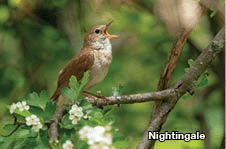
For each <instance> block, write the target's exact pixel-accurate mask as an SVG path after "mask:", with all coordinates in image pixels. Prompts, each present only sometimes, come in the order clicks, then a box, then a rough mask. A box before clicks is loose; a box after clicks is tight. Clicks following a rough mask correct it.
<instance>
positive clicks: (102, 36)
mask: <svg viewBox="0 0 226 149" xmlns="http://www.w3.org/2000/svg"><path fill="white" fill-rule="evenodd" d="M112 23H113V21H111V22H109V23H108V24H105V25H96V26H94V27H92V28H91V29H90V30H89V31H88V32H87V33H86V37H85V44H88V45H90V44H91V43H96V42H104V41H105V40H106V39H111V38H117V37H119V36H117V35H110V34H109V33H108V32H107V30H108V28H109V26H110V25H111V24H112Z"/></svg>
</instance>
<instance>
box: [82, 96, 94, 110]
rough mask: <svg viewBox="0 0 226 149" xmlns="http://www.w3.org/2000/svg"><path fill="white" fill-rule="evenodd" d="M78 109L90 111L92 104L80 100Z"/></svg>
mask: <svg viewBox="0 0 226 149" xmlns="http://www.w3.org/2000/svg"><path fill="white" fill-rule="evenodd" d="M79 107H82V108H83V110H85V111H86V110H88V109H92V108H93V106H92V104H91V103H89V102H88V101H87V100H85V99H82V100H81V102H80V104H79Z"/></svg>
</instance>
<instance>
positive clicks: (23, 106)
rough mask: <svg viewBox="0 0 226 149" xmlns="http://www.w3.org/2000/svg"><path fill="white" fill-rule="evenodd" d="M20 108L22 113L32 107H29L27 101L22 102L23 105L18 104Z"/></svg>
mask: <svg viewBox="0 0 226 149" xmlns="http://www.w3.org/2000/svg"><path fill="white" fill-rule="evenodd" d="M18 108H19V110H20V111H24V110H28V109H29V108H30V107H29V105H27V103H26V101H22V103H20V102H18Z"/></svg>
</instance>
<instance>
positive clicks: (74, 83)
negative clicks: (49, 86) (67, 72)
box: [69, 76, 79, 90]
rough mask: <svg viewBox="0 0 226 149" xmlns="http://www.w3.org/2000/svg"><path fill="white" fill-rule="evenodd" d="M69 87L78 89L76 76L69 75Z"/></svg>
mask: <svg viewBox="0 0 226 149" xmlns="http://www.w3.org/2000/svg"><path fill="white" fill-rule="evenodd" d="M69 87H70V88H71V89H74V90H78V89H79V83H78V81H77V78H76V76H71V78H70V80H69Z"/></svg>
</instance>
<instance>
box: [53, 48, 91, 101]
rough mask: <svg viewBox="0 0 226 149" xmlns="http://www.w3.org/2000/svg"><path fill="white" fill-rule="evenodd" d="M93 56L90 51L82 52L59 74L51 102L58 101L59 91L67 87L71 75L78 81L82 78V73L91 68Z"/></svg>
mask: <svg viewBox="0 0 226 149" xmlns="http://www.w3.org/2000/svg"><path fill="white" fill-rule="evenodd" d="M93 62H94V56H93V54H92V51H88V50H82V51H81V52H80V53H78V54H77V55H76V56H75V57H74V58H73V59H72V60H71V61H70V62H69V63H68V64H67V66H66V67H64V69H63V70H62V71H61V72H60V76H59V77H58V83H57V89H56V91H55V93H54V94H53V96H52V97H51V100H53V101H56V102H57V101H58V97H59V96H60V94H61V89H62V88H64V87H68V86H69V79H70V77H71V76H72V75H74V76H76V78H77V80H78V81H80V80H81V79H82V78H83V75H84V72H86V71H87V70H89V69H90V68H91V67H92V66H93Z"/></svg>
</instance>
